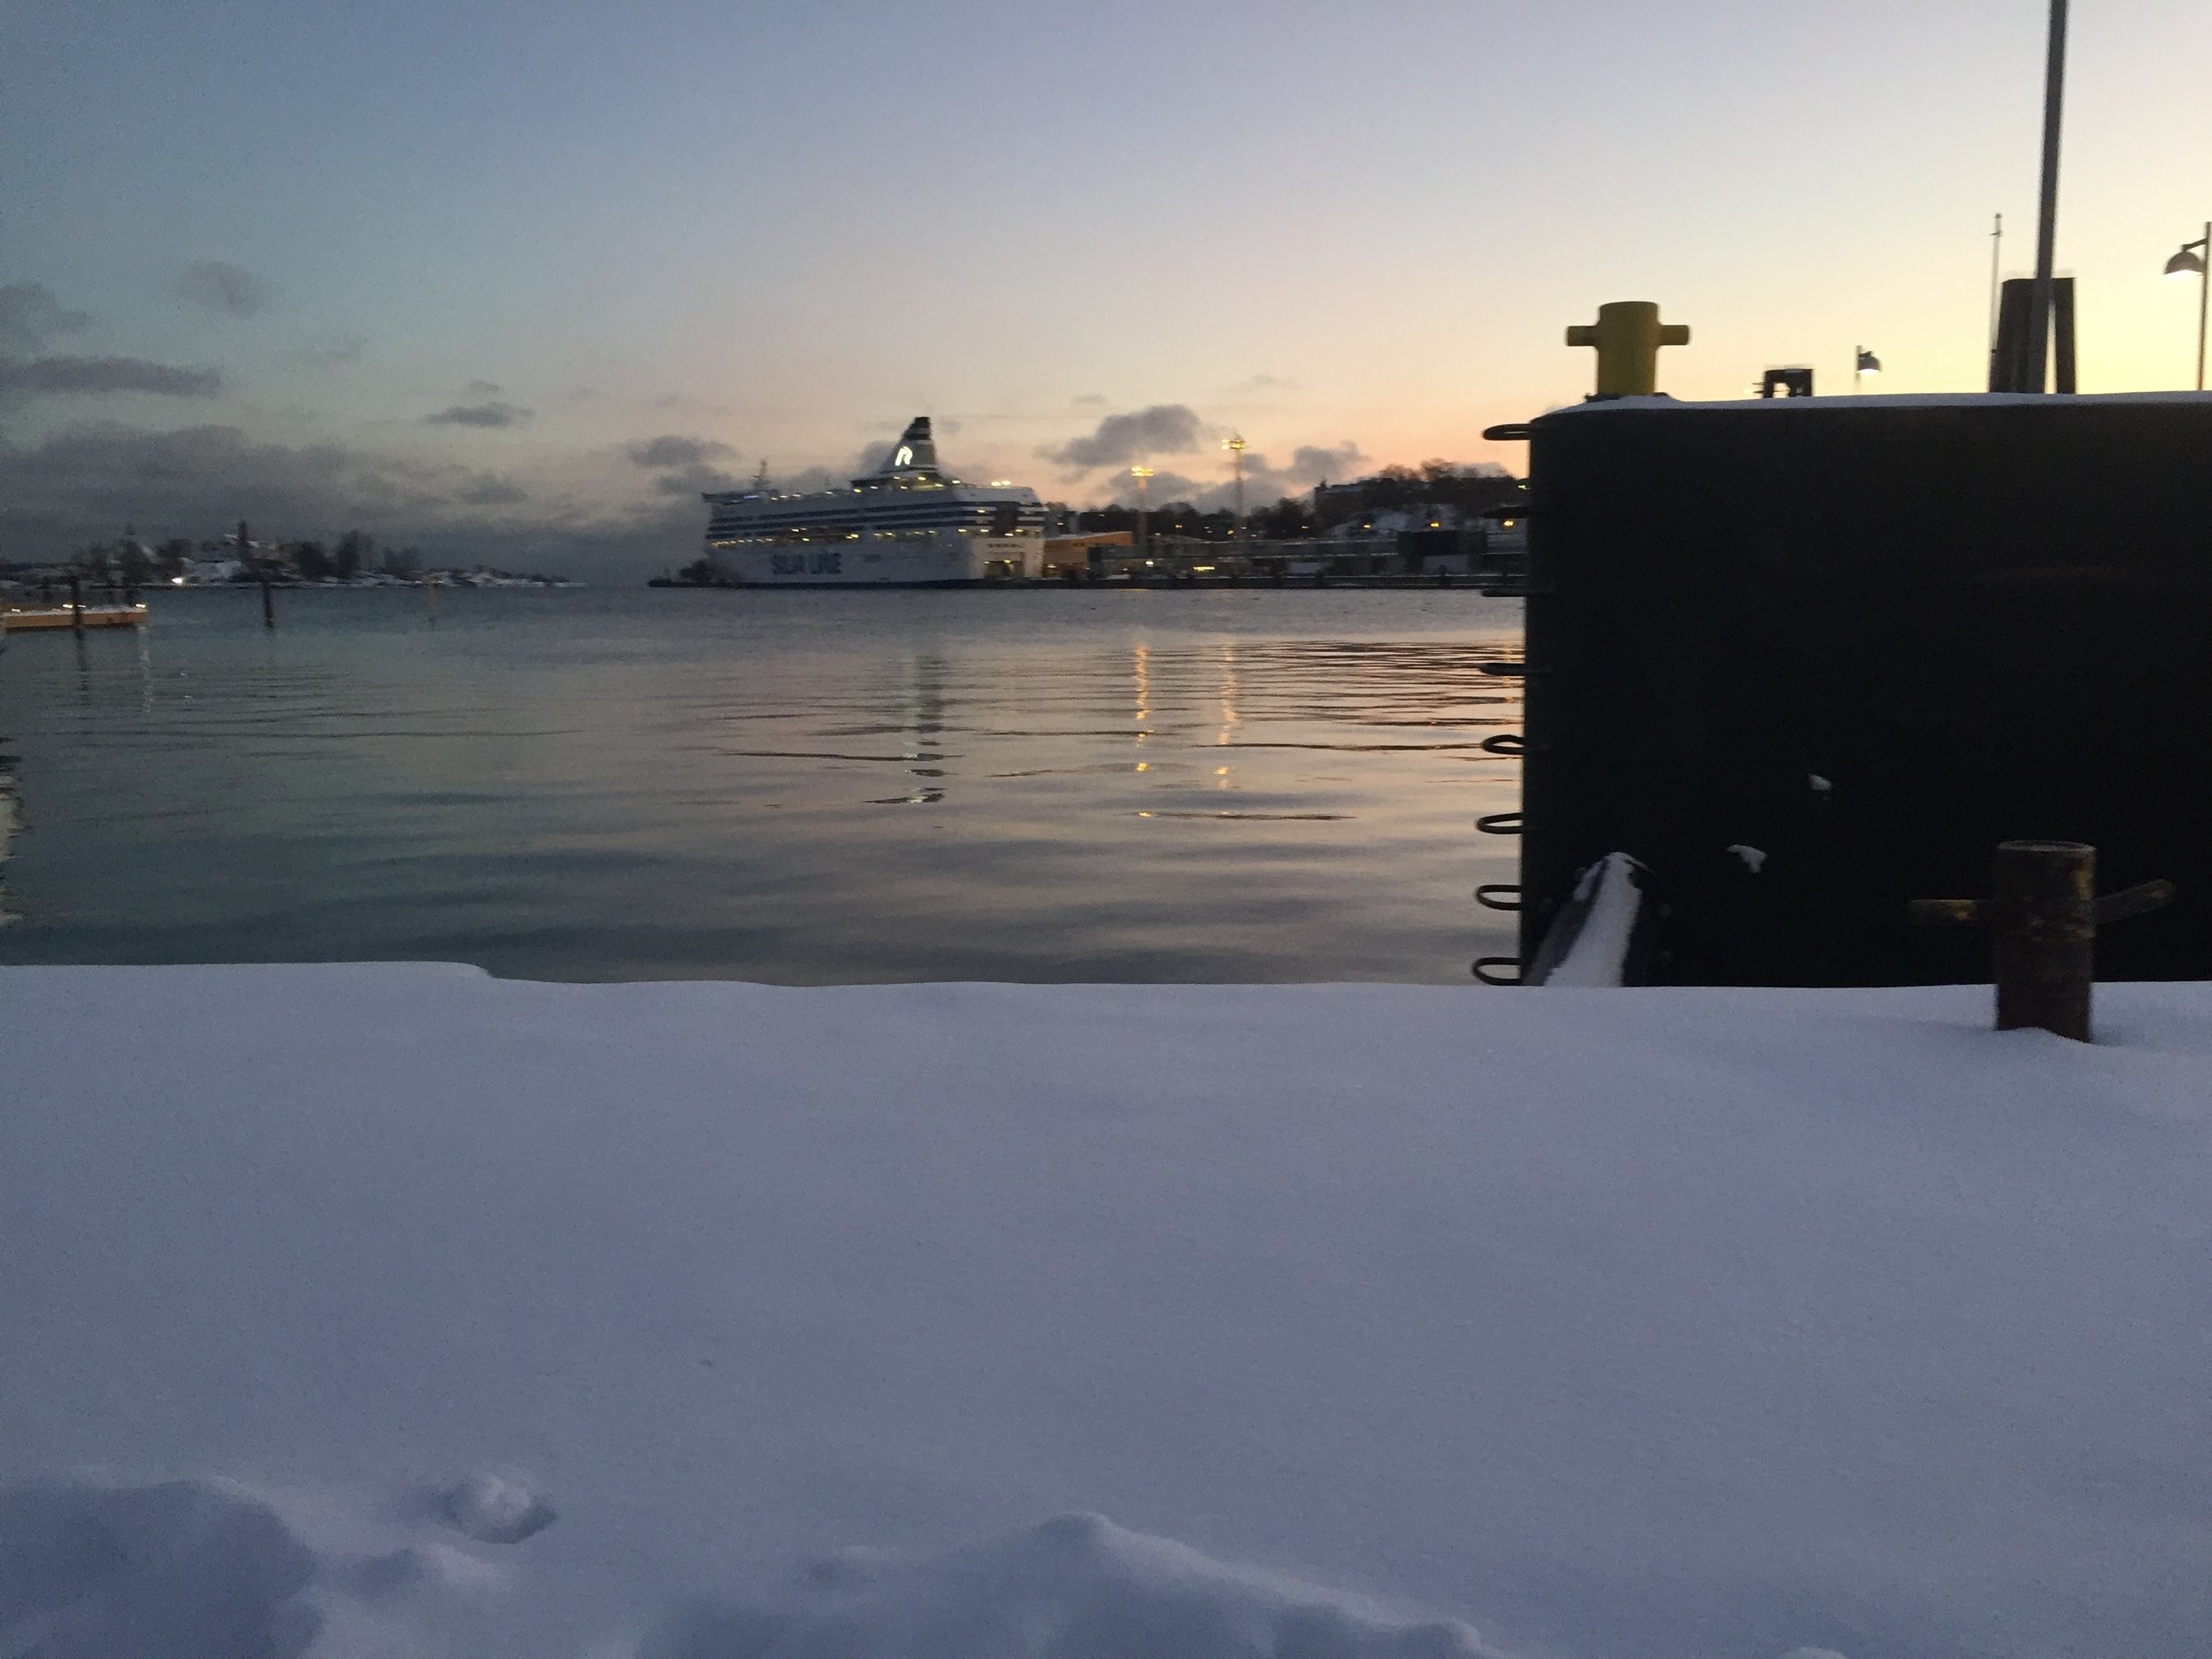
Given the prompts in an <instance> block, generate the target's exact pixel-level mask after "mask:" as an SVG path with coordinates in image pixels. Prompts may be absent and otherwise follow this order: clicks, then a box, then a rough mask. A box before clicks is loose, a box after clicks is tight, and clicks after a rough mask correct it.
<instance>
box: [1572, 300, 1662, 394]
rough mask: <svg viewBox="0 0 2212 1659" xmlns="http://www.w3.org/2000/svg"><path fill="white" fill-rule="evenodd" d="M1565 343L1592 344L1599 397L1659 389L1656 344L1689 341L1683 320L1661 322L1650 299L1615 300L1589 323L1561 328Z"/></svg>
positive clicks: (1601, 308)
mask: <svg viewBox="0 0 2212 1659" xmlns="http://www.w3.org/2000/svg"><path fill="white" fill-rule="evenodd" d="M1567 343H1568V344H1569V345H1571V346H1595V347H1596V348H1597V353H1598V390H1597V395H1598V396H1600V397H1649V396H1651V395H1652V394H1653V393H1654V392H1656V391H1657V390H1658V389H1659V348H1660V347H1662V346H1686V345H1688V344H1689V343H1690V328H1689V325H1688V324H1687V323H1663V322H1661V321H1660V320H1659V307H1658V306H1657V305H1656V304H1655V303H1653V302H1652V301H1650V300H1615V301H1614V302H1613V303H1611V304H1609V305H1601V306H1599V307H1598V319H1597V321H1596V322H1595V323H1578V324H1576V325H1575V326H1573V327H1571V328H1570V329H1568V330H1567Z"/></svg>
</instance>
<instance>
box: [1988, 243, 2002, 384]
mask: <svg viewBox="0 0 2212 1659" xmlns="http://www.w3.org/2000/svg"><path fill="white" fill-rule="evenodd" d="M2004 251H2005V216H2004V215H2003V214H2002V213H2000V214H1998V215H1997V226H1996V228H1995V229H1993V230H1992V231H1991V232H1990V233H1989V349H1991V350H1992V351H1994V350H1996V349H1997V305H1998V296H1999V295H2000V294H2001V291H2002V290H2003V288H2004V284H2003V283H2002V282H2001V280H1999V275H2000V273H2001V272H2002V270H2003V269H2004Z"/></svg>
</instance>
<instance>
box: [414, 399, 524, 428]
mask: <svg viewBox="0 0 2212 1659" xmlns="http://www.w3.org/2000/svg"><path fill="white" fill-rule="evenodd" d="M532 419H534V415H533V414H532V412H531V411H529V410H526V409H524V408H522V407H520V406H519V405H518V404H514V403H456V404H454V406H453V407H452V408H450V409H442V410H440V411H438V412H437V413H436V414H434V415H425V416H424V417H423V418H422V424H423V425H424V426H527V425H529V423H530V422H531V420H532Z"/></svg>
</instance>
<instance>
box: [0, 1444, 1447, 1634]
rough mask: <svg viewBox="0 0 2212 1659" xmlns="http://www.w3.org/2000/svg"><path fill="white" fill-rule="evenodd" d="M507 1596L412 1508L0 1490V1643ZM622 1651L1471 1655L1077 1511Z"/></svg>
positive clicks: (1434, 1622) (887, 1559)
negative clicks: (375, 1510)
mask: <svg viewBox="0 0 2212 1659" xmlns="http://www.w3.org/2000/svg"><path fill="white" fill-rule="evenodd" d="M472 1484H473V1483H472ZM500 1484H502V1485H504V1483H503V1482H502V1483H500ZM288 1511H289V1513H288ZM464 1530H467V1529H464ZM516 1541H519V1540H516ZM513 1590H514V1578H513V1575H511V1573H509V1572H507V1571H503V1569H502V1568H501V1567H500V1566H498V1565H496V1564H495V1563H490V1562H488V1561H485V1560H483V1559H480V1557H479V1556H477V1555H471V1554H469V1553H467V1552H466V1551H465V1549H462V1548H457V1547H456V1546H455V1544H454V1543H453V1542H452V1541H450V1540H446V1539H442V1538H439V1537H437V1536H435V1535H434V1528H433V1527H431V1526H430V1525H429V1524H428V1517H427V1516H426V1515H417V1516H414V1517H407V1516H406V1515H404V1513H403V1511H396V1512H394V1513H392V1514H388V1515H386V1516H384V1517H376V1516H374V1515H373V1514H367V1513H350V1514H349V1513H347V1512H346V1510H345V1509H343V1507H342V1506H337V1505H334V1504H332V1503H331V1502H328V1501H327V1500H326V1501H324V1502H321V1503H317V1502H313V1501H311V1500H303V1499H302V1498H300V1497H299V1496H297V1495H296V1494H268V1493H258V1492H255V1491H253V1490H252V1489H250V1488H249V1487H246V1486H241V1485H239V1484H237V1483H235V1482H227V1481H219V1482H207V1481H187V1480H180V1481H173V1482H169V1483H166V1484H164V1485H161V1486H142V1487H136V1488H121V1487H104V1486H97V1485H88V1484H82V1483H79V1484H73V1485H51V1486H27V1487H17V1488H13V1489H11V1490H8V1491H6V1492H4V1493H0V1651H4V1652H5V1653H7V1654H9V1655H35V1659H141V1656H142V1659H156V1656H157V1655H158V1656H160V1659H242V1656H243V1655H252V1656H255V1659H260V1656H263V1655H266V1656H267V1659H313V1656H317V1655H320V1656H324V1659H341V1656H350V1655H370V1654H406V1655H421V1656H428V1655H438V1656H439V1659H446V1656H448V1655H449V1656H450V1659H463V1656H464V1655H469V1654H472V1653H477V1652H480V1651H482V1650H483V1649H482V1648H481V1647H480V1646H479V1644H480V1642H482V1641H483V1640H485V1637H486V1636H487V1634H488V1633H489V1634H491V1635H492V1638H493V1640H497V1637H496V1633H495V1632H496V1625H497V1623H498V1622H499V1619H500V1617H501V1615H502V1613H503V1609H502V1607H501V1603H502V1602H503V1601H508V1600H511V1599H512V1595H513ZM621 1647H622V1648H623V1649H625V1650H627V1651H631V1652H634V1653H635V1654H637V1655H639V1659H829V1656H830V1655H848V1656H849V1659H1074V1656H1075V1655H1091V1656H1093V1659H1106V1656H1109V1655H1176V1659H1485V1655H1484V1649H1483V1647H1481V1644H1480V1642H1479V1640H1478V1639H1477V1637H1476V1635H1475V1632H1473V1631H1471V1630H1470V1629H1468V1628H1467V1626H1466V1625H1464V1624H1459V1623H1457V1622H1455V1621H1453V1620H1448V1619H1435V1618H1428V1619H1423V1618H1418V1617H1410V1616H1409V1615H1406V1614H1404V1613H1402V1612H1396V1611H1394V1610H1392V1609H1389V1608H1387V1607H1386V1606H1384V1605H1382V1604H1380V1603H1378V1602H1376V1601H1371V1600H1369V1599H1367V1598H1365V1597H1361V1596H1356V1595H1346V1594H1332V1593H1329V1592H1325V1591H1322V1590H1318V1589H1316V1588H1314V1587H1313V1586H1308V1585H1304V1584H1302V1583H1300V1582H1299V1581H1297V1580H1296V1579H1294V1578H1286V1577H1279V1576H1274V1575H1270V1574H1265V1573H1260V1572H1256V1571H1251V1570H1249V1569H1242V1568H1236V1567H1230V1566H1225V1565H1223V1564H1222V1563H1217V1562H1213V1561H1210V1560H1208V1559H1207V1558H1206V1557H1205V1556H1203V1555H1199V1554H1198V1553H1197V1552H1196V1551H1194V1550H1191V1549H1187V1548H1184V1547H1183V1546H1181V1545H1179V1544H1175V1543H1171V1542H1169V1541H1167V1540H1162V1539H1156V1538H1146V1537H1143V1536H1141V1534H1138V1533H1135V1532H1125V1531H1124V1530H1123V1529H1121V1528H1119V1527H1117V1526H1115V1525H1112V1524H1111V1523H1110V1522H1109V1521H1107V1520H1106V1519H1104V1518H1103V1517H1100V1516H1095V1515H1080V1514H1077V1515H1064V1516H1061V1517H1057V1518H1056V1519H1053V1520H1050V1521H1047V1522H1044V1523H1043V1524H1041V1525H1038V1526H1035V1527H1032V1528H1029V1529H1026V1530H1025V1531H1022V1532H1016V1533H1013V1534H1010V1535H1009V1536H1006V1537H1003V1538H1001V1539H996V1540H990V1541H988V1542H986V1543H984V1544H981V1545H979V1546H974V1547H971V1548H964V1549H958V1550H954V1551H950V1552H947V1553H945V1554H943V1555H938V1556H935V1557H929V1558H925V1559H920V1560H913V1561H901V1560H899V1559H896V1558H895V1557H893V1556H891V1555H887V1554H886V1553H884V1552H882V1551H879V1550H872V1549H866V1548H856V1549H848V1550H842V1551H839V1552H836V1553H834V1554H833V1555H825V1556H823V1557H820V1558H819V1559H818V1560H816V1561H814V1562H812V1563H809V1564H808V1565H807V1567H806V1568H805V1569H804V1571H803V1572H802V1573H801V1574H800V1576H799V1578H798V1581H797V1582H796V1583H795V1584H794V1585H792V1586H789V1587H787V1589H785V1590H784V1591H783V1592H782V1593H781V1594H778V1595H774V1596H772V1597H769V1598H767V1599H764V1600H760V1601H750V1602H718V1601H705V1600H699V1601H692V1602H690V1603H688V1604H687V1605H685V1606H683V1607H680V1608H679V1609H674V1610H672V1611H671V1612H669V1613H668V1614H667V1615H666V1616H665V1617H663V1618H661V1619H660V1620H659V1621H658V1622H657V1625H656V1627H654V1628H652V1629H650V1630H649V1631H647V1632H645V1634H644V1635H643V1637H642V1638H641V1640H639V1641H637V1642H636V1643H635V1644H632V1643H630V1642H628V1641H625V1642H623V1643H622V1644H621Z"/></svg>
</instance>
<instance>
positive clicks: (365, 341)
mask: <svg viewBox="0 0 2212 1659" xmlns="http://www.w3.org/2000/svg"><path fill="white" fill-rule="evenodd" d="M368 345H369V337H368V336H367V335H366V334H332V335H330V336H328V337H327V338H326V339H323V340H319V341H317V342H315V343H313V344H312V345H305V346H295V347H293V348H292V349H290V350H289V351H288V352H286V353H285V354H284V355H285V356H286V357H289V358H291V359H292V360H293V361H294V362H295V363H311V364H313V365H316V366H317V367H319V368H329V367H334V366H335V365H338V364H341V363H351V362H354V361H355V360H357V358H358V357H360V356H361V354H362V353H363V352H364V351H365V350H367V349H368Z"/></svg>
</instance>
